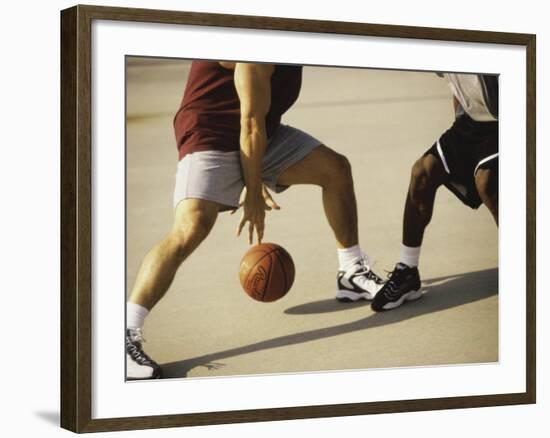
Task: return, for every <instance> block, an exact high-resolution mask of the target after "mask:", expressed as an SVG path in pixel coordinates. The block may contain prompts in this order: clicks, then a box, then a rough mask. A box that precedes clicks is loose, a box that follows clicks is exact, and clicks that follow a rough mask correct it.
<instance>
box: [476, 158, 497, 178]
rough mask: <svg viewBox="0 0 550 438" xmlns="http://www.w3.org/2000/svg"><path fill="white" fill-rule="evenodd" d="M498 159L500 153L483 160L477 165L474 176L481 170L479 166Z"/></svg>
mask: <svg viewBox="0 0 550 438" xmlns="http://www.w3.org/2000/svg"><path fill="white" fill-rule="evenodd" d="M496 157H498V152H497V153H496V154H493V155H489V156H488V157H485V158H484V159H483V160H481V161H480V162H479V163H477V166H476V168H475V169H474V176H475V175H476V172H477V169H479V166H481V165H482V164H484V163H486V162H487V161H490V160H492V159H493V158H496Z"/></svg>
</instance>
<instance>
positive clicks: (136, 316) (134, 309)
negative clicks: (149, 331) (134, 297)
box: [126, 301, 149, 328]
mask: <svg viewBox="0 0 550 438" xmlns="http://www.w3.org/2000/svg"><path fill="white" fill-rule="evenodd" d="M147 315H149V310H147V308H145V307H143V306H140V305H139V304H135V303H131V302H129V301H128V302H127V303H126V328H143V324H144V322H145V317H146V316H147Z"/></svg>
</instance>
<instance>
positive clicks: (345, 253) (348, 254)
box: [337, 245, 363, 271]
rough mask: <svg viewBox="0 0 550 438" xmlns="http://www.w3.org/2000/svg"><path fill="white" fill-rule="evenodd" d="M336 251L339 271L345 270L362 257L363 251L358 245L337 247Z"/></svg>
mask: <svg viewBox="0 0 550 438" xmlns="http://www.w3.org/2000/svg"><path fill="white" fill-rule="evenodd" d="M337 251H338V264H339V269H340V271H346V270H347V269H348V268H349V267H350V266H352V265H354V264H355V263H357V262H358V261H359V260H361V259H362V258H363V252H362V251H361V247H360V246H359V245H355V246H351V247H349V248H343V249H340V248H338V249H337Z"/></svg>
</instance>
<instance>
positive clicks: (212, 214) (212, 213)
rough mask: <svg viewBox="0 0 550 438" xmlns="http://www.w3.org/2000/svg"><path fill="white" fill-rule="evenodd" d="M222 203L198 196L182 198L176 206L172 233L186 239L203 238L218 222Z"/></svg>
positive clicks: (198, 239) (196, 239)
mask: <svg viewBox="0 0 550 438" xmlns="http://www.w3.org/2000/svg"><path fill="white" fill-rule="evenodd" d="M219 211H220V204H218V203H217V202H213V201H208V200H205V199H197V198H187V199H183V200H181V201H180V202H179V203H178V205H177V206H176V211H175V216H174V224H173V226H172V233H174V234H176V235H181V236H182V237H184V238H185V239H186V240H188V239H192V240H195V241H198V242H200V241H201V240H203V239H204V238H205V237H206V236H208V234H209V233H210V231H211V230H212V227H213V226H214V224H215V223H216V219H217V217H218V212H219Z"/></svg>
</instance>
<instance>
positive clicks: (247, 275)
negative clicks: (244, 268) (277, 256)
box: [244, 248, 279, 300]
mask: <svg viewBox="0 0 550 438" xmlns="http://www.w3.org/2000/svg"><path fill="white" fill-rule="evenodd" d="M278 250H279V248H275V249H272V250H271V251H269V252H266V253H265V254H264V255H263V256H261V257H260V259H259V260H258V261H257V262H256V263H255V264H254V266H253V267H255V266H256V265H257V264H258V263H260V262H261V261H262V260H263V259H264V258H265V257H267V256H268V255H270V254H271V253H272V252H275V251H278ZM250 272H252V269H250V270H249V271H248V274H246V278H245V280H244V284H247V283H248V277H249V276H250ZM270 273H271V272H270ZM264 294H265V289H264ZM263 299H264V298H263V295H262V300H263Z"/></svg>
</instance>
